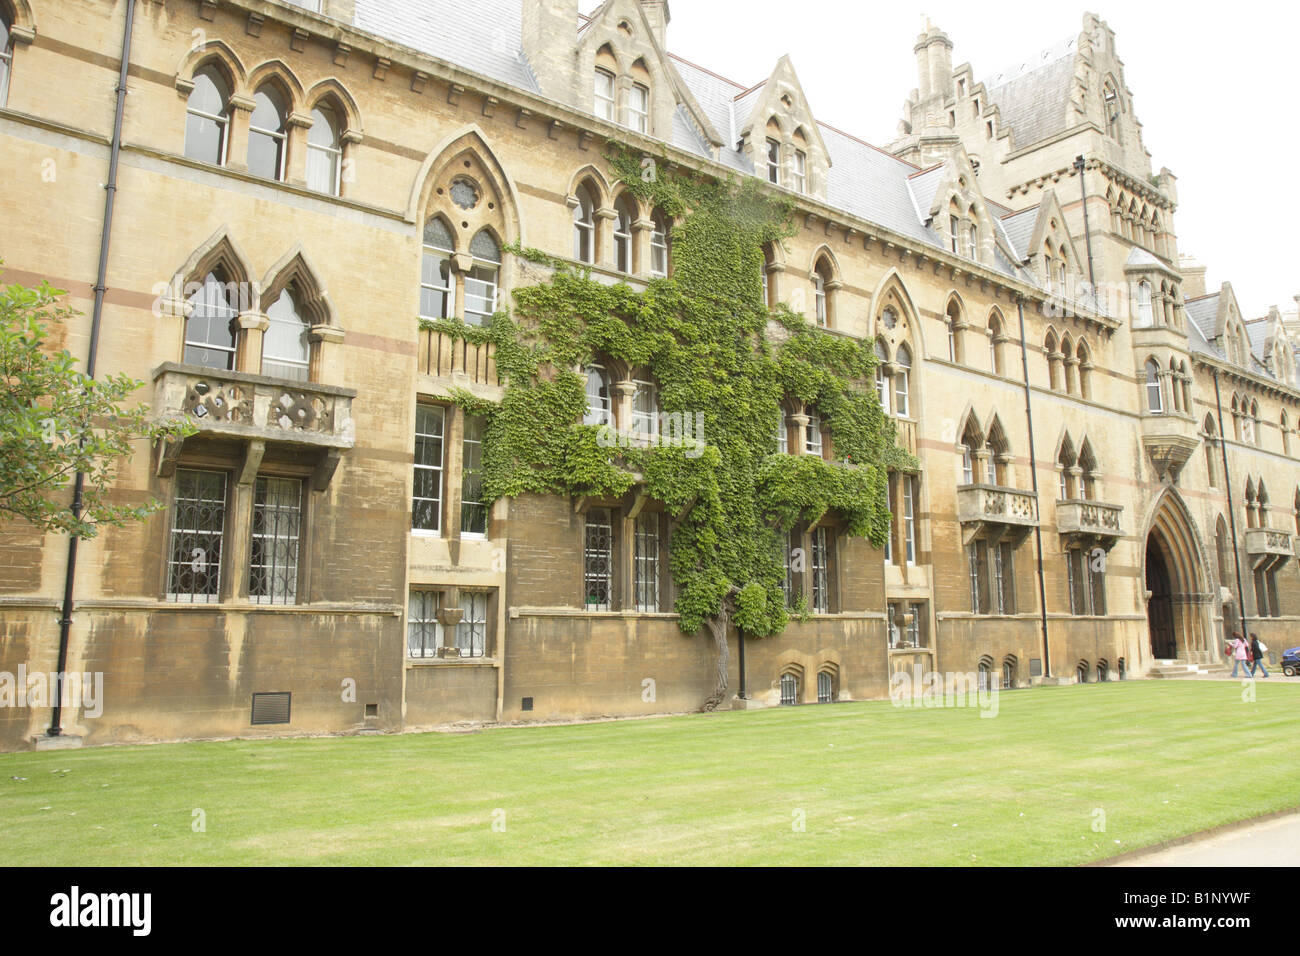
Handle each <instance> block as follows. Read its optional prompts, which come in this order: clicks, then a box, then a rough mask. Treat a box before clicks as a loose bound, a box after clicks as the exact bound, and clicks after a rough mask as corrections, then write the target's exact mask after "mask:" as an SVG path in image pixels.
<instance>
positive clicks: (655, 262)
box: [650, 209, 668, 278]
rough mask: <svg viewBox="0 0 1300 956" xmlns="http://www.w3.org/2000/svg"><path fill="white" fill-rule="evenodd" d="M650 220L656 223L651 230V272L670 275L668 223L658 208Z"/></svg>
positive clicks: (653, 274)
mask: <svg viewBox="0 0 1300 956" xmlns="http://www.w3.org/2000/svg"><path fill="white" fill-rule="evenodd" d="M650 220H651V222H653V223H654V226H653V227H652V228H651V230H650V274H651V275H652V276H657V277H659V278H663V277H665V276H667V275H668V225H667V223H666V222H665V221H664V216H663V213H661V212H660V211H659V210H657V209H656V210H655V211H654V214H653V215H652V216H651V217H650Z"/></svg>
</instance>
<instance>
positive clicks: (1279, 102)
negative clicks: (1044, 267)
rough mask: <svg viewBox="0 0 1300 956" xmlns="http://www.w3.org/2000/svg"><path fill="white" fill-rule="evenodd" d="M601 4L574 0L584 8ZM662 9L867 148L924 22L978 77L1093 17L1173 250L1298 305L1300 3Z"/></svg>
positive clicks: (705, 47)
mask: <svg viewBox="0 0 1300 956" xmlns="http://www.w3.org/2000/svg"><path fill="white" fill-rule="evenodd" d="M598 5H599V4H598V2H596V0H583V2H582V5H581V9H582V10H583V11H584V12H590V11H591V10H592V9H594V8H595V7H596V6H598ZM670 8H671V11H672V17H673V19H672V23H671V25H670V26H669V28H668V47H669V49H670V50H671V51H672V52H673V53H676V54H678V55H679V56H682V57H685V58H686V59H688V60H691V61H693V62H695V63H698V64H699V65H701V66H703V67H706V68H707V69H710V70H712V71H713V72H715V73H720V74H721V75H723V76H725V77H727V78H728V79H731V80H735V81H736V82H738V83H743V84H745V85H746V86H751V85H753V84H755V83H758V82H759V81H760V80H763V79H765V78H766V77H767V76H768V74H770V73H771V70H772V67H773V66H774V65H775V64H776V61H777V59H778V58H780V56H781V55H782V54H784V53H788V54H790V57H791V59H792V60H793V62H794V66H795V69H796V70H797V71H798V73H799V80H800V82H801V83H802V84H803V88H804V92H805V93H806V94H807V95H808V100H809V102H810V104H811V106H812V109H813V111H814V113H815V114H816V116H817V118H818V119H819V120H821V121H822V122H825V123H828V124H830V125H831V126H836V127H839V128H840V129H842V130H845V131H846V132H849V133H853V134H854V135H856V136H859V137H861V138H863V139H866V140H867V141H868V142H871V143H873V144H875V145H878V146H884V145H886V144H887V143H889V142H890V141H891V140H892V139H893V138H894V137H895V136H896V135H897V128H898V121H899V120H900V119H901V118H902V104H903V101H904V100H905V99H906V97H907V94H908V92H909V91H910V90H912V89H913V88H914V87H915V86H916V58H915V55H914V54H913V53H912V45H913V44H914V43H915V42H916V37H917V34H919V33H920V32H921V30H922V29H923V27H924V23H925V17H927V16H928V17H929V18H930V20H931V21H932V22H933V23H934V24H935V25H936V26H938V27H940V28H941V29H943V30H944V31H945V32H946V33H947V34H948V36H949V37H950V38H951V39H952V41H953V45H954V49H953V65H954V66H958V65H960V64H962V63H966V62H969V63H970V64H971V66H972V67H973V68H974V71H975V75H976V77H981V78H982V77H985V76H988V75H990V74H992V73H994V72H996V71H998V70H1000V69H1002V68H1003V67H1006V66H1010V65H1013V64H1015V63H1017V62H1018V61H1020V60H1023V59H1025V58H1026V57H1028V56H1031V55H1033V54H1035V53H1038V52H1039V51H1041V50H1044V49H1046V48H1047V47H1050V46H1053V45H1054V44H1056V43H1057V42H1058V41H1060V40H1064V39H1065V38H1067V37H1070V36H1076V35H1078V33H1079V31H1080V29H1081V27H1082V24H1083V14H1084V11H1085V10H1088V9H1091V10H1092V11H1093V12H1095V13H1097V14H1098V15H1099V16H1100V17H1101V18H1102V19H1103V20H1105V21H1106V22H1107V23H1109V24H1110V27H1111V29H1113V30H1114V31H1115V46H1116V50H1117V52H1118V53H1119V56H1120V59H1121V60H1122V61H1123V63H1124V79H1125V82H1126V83H1127V84H1128V87H1129V89H1130V90H1132V92H1133V97H1134V109H1135V110H1136V112H1137V117H1138V119H1139V121H1140V122H1141V123H1142V124H1143V127H1142V136H1143V141H1144V142H1145V144H1146V148H1147V150H1148V151H1149V152H1150V153H1151V163H1152V169H1153V171H1159V170H1160V168H1161V167H1162V166H1168V167H1169V169H1170V170H1171V171H1172V172H1173V173H1174V174H1175V175H1176V176H1177V177H1178V198H1179V205H1178V210H1177V212H1176V214H1175V218H1174V224H1175V228H1176V229H1177V233H1178V247H1179V250H1180V251H1181V252H1182V253H1183V254H1184V255H1194V256H1196V257H1197V258H1198V259H1200V260H1201V261H1202V262H1203V263H1205V265H1206V266H1208V267H1209V274H1208V281H1209V283H1210V287H1211V288H1217V287H1218V284H1219V283H1220V282H1224V281H1228V282H1231V283H1232V286H1233V290H1234V291H1235V292H1236V294H1237V299H1238V301H1239V302H1240V304H1241V309H1242V312H1243V313H1244V314H1245V315H1246V316H1247V317H1250V318H1254V317H1256V316H1261V315H1264V314H1265V313H1266V312H1267V310H1268V307H1269V306H1270V305H1277V306H1279V307H1280V308H1281V309H1282V310H1283V311H1284V312H1285V311H1287V310H1290V309H1294V308H1295V301H1294V299H1293V297H1294V296H1295V295H1296V294H1297V293H1300V268H1297V259H1298V258H1300V257H1298V256H1297V250H1298V247H1300V238H1297V227H1296V223H1297V222H1298V221H1300V200H1298V199H1297V192H1296V191H1295V190H1294V189H1292V188H1290V186H1289V181H1290V175H1289V174H1290V172H1291V170H1292V168H1293V167H1294V165H1295V164H1296V163H1297V162H1298V161H1300V119H1298V116H1297V113H1298V111H1297V109H1296V105H1295V92H1296V88H1297V76H1298V75H1300V59H1298V58H1297V56H1296V43H1297V39H1298V38H1300V7H1291V6H1289V5H1284V4H1266V3H1256V2H1244V0H1237V2H1235V3H1231V4H1225V3H1216V4H1209V3H1200V2H1182V3H1177V4H1174V3H1152V2H1149V0H1124V2H1123V3H1115V2H1111V3H1110V4H1109V6H1102V5H1095V6H1091V7H1085V6H1070V5H1068V4H1061V3H1044V2H1042V0H1034V2H1032V3H1030V2H1011V3H997V4H991V3H970V2H961V3H958V2H950V0H926V2H924V3H918V4H916V5H908V4H899V5H895V4H883V3H874V2H870V0H867V2H847V0H797V2H794V3H792V2H791V0H746V2H743V3H742V2H738V0H671V3H670ZM991 198H994V199H999V200H1002V199H1004V198H1005V197H1001V196H995V197H991ZM1265 200H1267V201H1265ZM1274 202H1276V203H1279V204H1280V205H1274Z"/></svg>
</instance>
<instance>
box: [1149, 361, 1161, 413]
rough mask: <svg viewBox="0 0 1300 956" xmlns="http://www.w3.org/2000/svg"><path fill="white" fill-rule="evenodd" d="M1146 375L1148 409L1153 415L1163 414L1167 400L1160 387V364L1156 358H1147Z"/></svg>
mask: <svg viewBox="0 0 1300 956" xmlns="http://www.w3.org/2000/svg"><path fill="white" fill-rule="evenodd" d="M1146 376H1147V384H1146V388H1147V411H1149V412H1150V413H1151V414H1153V415H1161V414H1163V413H1164V410H1165V401H1164V395H1163V393H1162V392H1161V389H1160V366H1159V365H1157V364H1156V360H1155V359H1147V364H1146Z"/></svg>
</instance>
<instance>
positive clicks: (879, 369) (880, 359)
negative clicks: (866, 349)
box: [876, 339, 890, 415]
mask: <svg viewBox="0 0 1300 956" xmlns="http://www.w3.org/2000/svg"><path fill="white" fill-rule="evenodd" d="M888 364H889V353H887V352H886V351H885V345H884V343H883V342H881V341H880V340H879V339H877V340H876V398H878V399H879V400H880V408H881V410H882V411H883V412H884V413H885V414H886V415H888V414H889V405H890V402H889V392H890V388H889V373H888V372H887V371H886V370H885V366H886V365H888Z"/></svg>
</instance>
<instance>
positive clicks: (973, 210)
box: [908, 146, 1018, 266]
mask: <svg viewBox="0 0 1300 956" xmlns="http://www.w3.org/2000/svg"><path fill="white" fill-rule="evenodd" d="M908 186H909V188H910V189H911V190H912V197H913V201H914V202H915V203H916V207H917V210H918V211H919V212H920V213H921V215H922V217H923V219H924V222H925V225H926V226H928V227H930V228H931V229H933V230H934V231H935V233H936V234H937V236H938V238H939V240H940V242H942V243H943V245H944V247H945V248H947V249H948V250H949V251H950V252H952V253H953V254H954V255H957V256H961V257H962V258H964V259H970V260H971V261H972V262H978V263H980V264H982V265H985V266H992V265H993V264H994V260H995V255H996V250H997V248H998V246H999V245H1001V246H1002V252H1003V255H1004V256H1006V257H1007V259H1008V260H1010V261H1015V260H1017V258H1018V257H1017V256H1016V255H1015V253H1014V251H1013V250H1012V249H1011V248H1010V247H1009V246H1007V244H1006V243H1005V241H1004V240H1003V237H1002V236H1001V234H1000V233H999V231H998V229H997V227H996V225H995V223H994V221H993V217H992V214H991V212H990V211H989V207H988V203H986V202H985V200H984V196H983V194H982V193H981V192H980V190H979V188H978V186H977V183H976V179H975V169H974V167H973V166H972V165H971V162H970V157H969V156H967V155H966V151H965V150H964V149H962V148H961V147H960V146H957V147H955V148H953V149H952V150H951V151H950V152H949V154H948V157H947V158H946V159H945V160H944V161H943V162H942V163H941V164H940V165H938V166H933V167H931V168H930V169H927V170H922V171H921V172H919V173H913V174H912V176H911V177H909V180H908Z"/></svg>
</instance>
